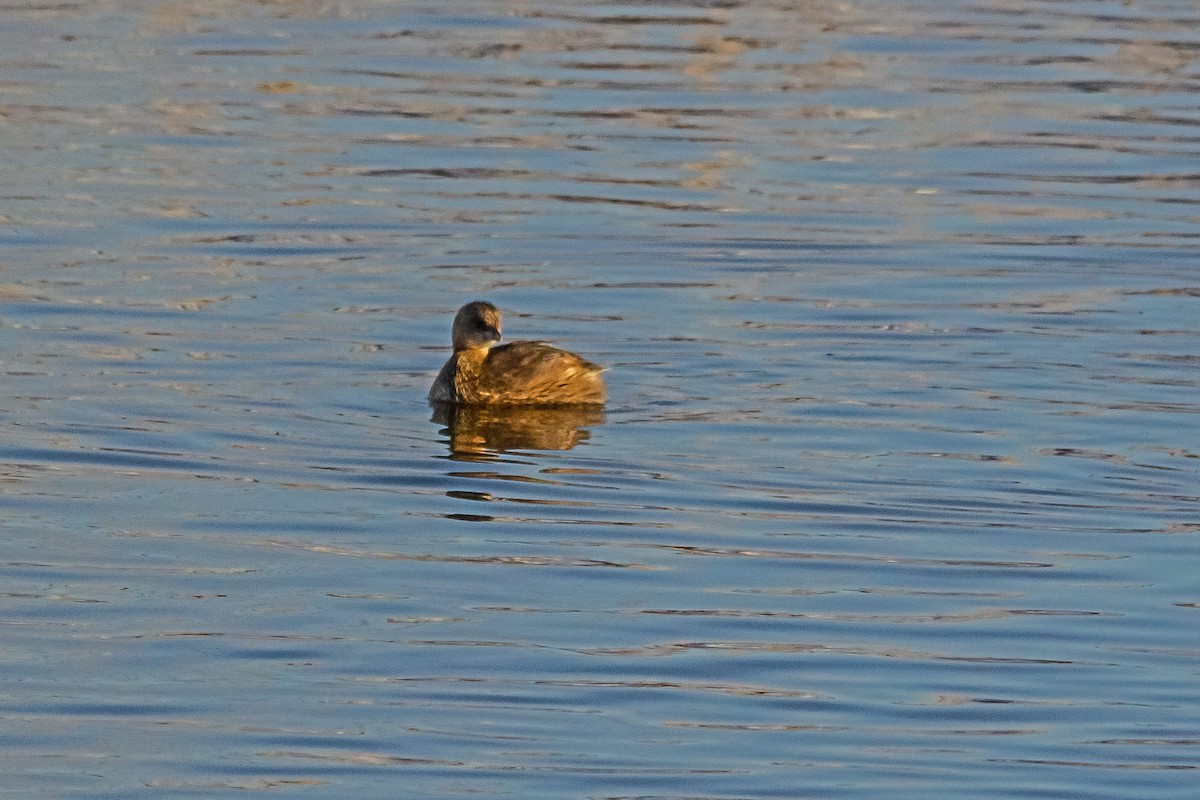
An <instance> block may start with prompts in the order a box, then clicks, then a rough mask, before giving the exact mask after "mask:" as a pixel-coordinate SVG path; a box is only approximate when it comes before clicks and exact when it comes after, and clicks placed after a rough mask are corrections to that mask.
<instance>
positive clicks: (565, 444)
mask: <svg viewBox="0 0 1200 800" xmlns="http://www.w3.org/2000/svg"><path fill="white" fill-rule="evenodd" d="M430 421H431V422H437V423H440V424H442V425H445V426H446V427H445V429H444V430H443V433H445V434H447V435H448V436H449V437H450V441H449V443H450V452H451V454H452V455H455V456H464V457H468V458H469V457H473V456H486V455H487V454H489V453H493V452H497V451H500V452H503V451H508V450H570V449H571V448H573V447H575V446H576V445H577V444H579V443H580V442H585V441H587V440H588V439H589V438H590V437H591V433H590V432H589V431H588V430H587V427H588V426H592V425H603V424H604V410H603V409H602V408H600V407H598V406H552V407H540V408H525V407H514V406H509V407H486V406H456V405H451V404H444V403H439V404H436V405H435V406H434V409H433V417H432V418H431V420H430Z"/></svg>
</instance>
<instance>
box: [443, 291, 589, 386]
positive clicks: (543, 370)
mask: <svg viewBox="0 0 1200 800" xmlns="http://www.w3.org/2000/svg"><path fill="white" fill-rule="evenodd" d="M453 341H454V355H452V356H450V359H449V360H448V361H447V362H446V365H445V366H444V367H442V371H441V372H440V373H438V376H437V379H436V380H435V381H434V382H433V387H432V388H431V389H430V390H429V402H431V403H462V404H464V405H577V404H592V405H595V404H600V403H603V402H604V400H605V390H604V380H603V379H602V378H601V377H600V372H601V371H602V368H601V367H598V366H597V365H595V364H593V363H591V362H590V361H585V360H584V359H582V358H580V357H579V356H577V355H575V354H574V353H568V352H567V351H566V350H559V349H558V348H557V347H551V346H550V345H548V344H544V343H542V342H513V343H512V344H506V345H500V346H499V347H493V346H492V345H494V344H495V343H496V342H498V341H500V310H499V309H498V308H496V307H495V306H494V305H492V304H491V303H487V302H484V301H482V300H477V301H475V302H474V303H467V304H466V305H465V306H463V307H462V308H460V309H459V310H458V314H456V315H455V317H454V328H453Z"/></svg>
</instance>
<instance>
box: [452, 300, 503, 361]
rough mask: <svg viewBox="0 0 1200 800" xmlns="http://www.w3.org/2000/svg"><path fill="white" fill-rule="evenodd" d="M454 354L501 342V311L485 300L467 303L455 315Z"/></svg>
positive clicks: (453, 331) (453, 332)
mask: <svg viewBox="0 0 1200 800" xmlns="http://www.w3.org/2000/svg"><path fill="white" fill-rule="evenodd" d="M451 336H452V339H453V341H454V352H456V353H457V352H459V351H460V350H474V349H476V348H479V347H491V346H492V345H494V344H495V343H496V342H498V341H500V309H498V308H496V307H495V306H494V305H492V304H491V303H489V302H487V301H485V300H476V301H475V302H474V303H467V304H466V305H465V306H463V307H462V308H460V309H459V310H458V313H457V314H455V315H454V328H453V330H452V334H451Z"/></svg>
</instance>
